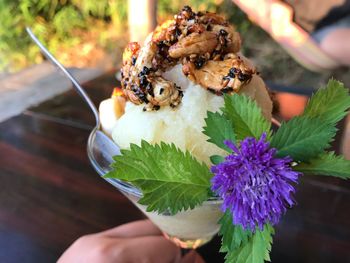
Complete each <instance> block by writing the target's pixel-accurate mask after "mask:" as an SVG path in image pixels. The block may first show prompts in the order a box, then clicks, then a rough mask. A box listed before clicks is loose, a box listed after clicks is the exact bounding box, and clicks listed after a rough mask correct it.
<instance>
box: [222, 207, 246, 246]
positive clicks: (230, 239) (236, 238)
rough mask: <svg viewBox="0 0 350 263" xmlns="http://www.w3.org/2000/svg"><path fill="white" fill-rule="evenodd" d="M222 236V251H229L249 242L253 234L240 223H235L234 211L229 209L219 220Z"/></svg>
mask: <svg viewBox="0 0 350 263" xmlns="http://www.w3.org/2000/svg"><path fill="white" fill-rule="evenodd" d="M219 224H220V231H219V235H221V236H222V238H221V248H220V252H229V251H233V250H235V249H237V248H239V247H240V246H241V245H243V244H245V243H247V242H248V240H249V238H251V236H252V232H251V231H250V230H244V229H243V228H242V226H240V225H233V223H232V213H231V212H230V211H229V210H227V211H226V212H225V214H224V215H223V216H222V217H221V219H220V220H219Z"/></svg>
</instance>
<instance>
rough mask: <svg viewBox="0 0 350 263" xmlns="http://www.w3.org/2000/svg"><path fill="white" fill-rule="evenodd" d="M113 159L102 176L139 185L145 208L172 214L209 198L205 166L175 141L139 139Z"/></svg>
mask: <svg viewBox="0 0 350 263" xmlns="http://www.w3.org/2000/svg"><path fill="white" fill-rule="evenodd" d="M114 160H115V162H114V163H113V164H112V168H113V170H112V171H111V172H110V173H108V174H107V175H106V176H105V177H107V178H117V179H120V180H124V181H128V182H131V183H133V184H134V185H135V186H137V187H139V188H140V189H141V190H142V193H143V197H142V198H141V199H140V200H139V203H140V204H143V205H146V206H147V211H158V212H159V213H162V212H164V211H167V210H169V211H170V212H171V213H172V214H175V213H177V212H179V211H181V210H187V209H189V208H191V209H192V208H194V207H195V206H196V205H199V204H201V203H202V202H203V201H205V200H207V199H208V196H209V191H208V189H210V178H211V177H212V174H211V173H210V171H209V169H208V167H207V166H206V165H205V164H204V163H199V162H198V161H197V160H196V159H195V158H193V157H192V156H191V154H190V153H189V152H186V153H184V152H182V151H180V150H179V149H178V148H176V147H175V145H174V144H171V145H169V144H165V143H161V144H160V145H151V144H149V143H147V142H146V141H142V142H141V147H139V146H137V145H135V144H131V145H130V150H122V155H120V156H115V157H114Z"/></svg>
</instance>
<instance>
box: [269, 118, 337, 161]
mask: <svg viewBox="0 0 350 263" xmlns="http://www.w3.org/2000/svg"><path fill="white" fill-rule="evenodd" d="M335 133H336V128H335V127H333V126H331V125H329V124H327V123H323V122H322V121H321V120H320V119H318V118H309V117H306V116H298V117H295V118H293V119H291V120H290V121H288V122H285V123H282V125H281V127H280V128H279V129H278V130H277V132H276V133H275V134H274V136H273V137H272V139H271V144H270V146H271V147H274V148H277V149H278V152H277V156H278V157H284V156H290V157H292V159H293V160H294V161H304V162H305V161H308V160H310V159H311V158H314V157H317V156H318V155H320V154H321V153H322V152H323V151H324V150H325V149H326V148H328V147H329V146H330V145H329V143H330V142H331V141H332V139H333V137H334V135H335Z"/></svg>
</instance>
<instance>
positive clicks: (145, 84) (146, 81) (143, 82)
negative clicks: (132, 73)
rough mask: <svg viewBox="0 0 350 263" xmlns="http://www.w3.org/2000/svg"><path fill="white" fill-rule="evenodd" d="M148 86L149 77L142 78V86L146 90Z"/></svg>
mask: <svg viewBox="0 0 350 263" xmlns="http://www.w3.org/2000/svg"><path fill="white" fill-rule="evenodd" d="M147 84H148V80H147V77H146V76H144V75H143V76H141V77H140V86H141V87H143V88H145V87H146V86H147Z"/></svg>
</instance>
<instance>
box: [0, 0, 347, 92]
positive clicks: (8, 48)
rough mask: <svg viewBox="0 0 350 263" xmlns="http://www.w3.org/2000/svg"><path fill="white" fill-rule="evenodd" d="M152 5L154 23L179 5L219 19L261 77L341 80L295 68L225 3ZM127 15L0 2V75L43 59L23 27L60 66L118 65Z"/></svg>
mask: <svg viewBox="0 0 350 263" xmlns="http://www.w3.org/2000/svg"><path fill="white" fill-rule="evenodd" d="M157 4H158V14H157V20H158V22H159V23H161V22H163V21H164V20H166V19H168V18H170V17H173V15H174V14H175V13H177V12H178V11H179V10H180V9H181V8H182V7H183V6H184V5H190V6H191V7H192V8H193V9H194V10H195V11H199V10H201V11H205V10H207V11H212V12H217V13H220V14H222V15H224V16H225V17H226V18H227V19H228V20H229V21H230V22H231V23H232V24H234V25H235V26H236V28H237V30H238V32H239V33H240V34H241V36H242V39H243V48H242V52H243V54H245V55H246V56H247V57H249V58H250V59H252V60H253V61H254V62H255V64H256V65H258V69H259V71H260V72H261V74H262V75H263V77H264V78H265V79H268V80H270V81H275V82H278V83H279V84H283V85H291V84H293V85H294V84H297V85H298V86H310V87H317V86H319V85H320V84H323V83H325V82H326V80H327V79H328V78H329V77H331V76H335V77H337V78H338V79H344V78H343V77H342V76H345V75H344V72H340V73H339V71H337V72H324V73H313V72H310V71H307V70H305V69H304V68H302V67H301V66H299V65H298V64H297V63H296V62H295V61H294V60H293V59H292V58H291V57H290V56H289V55H288V54H287V53H286V52H285V51H284V50H283V49H282V48H281V47H280V46H279V45H278V44H277V43H275V42H274V41H273V40H272V39H271V38H270V37H269V36H268V35H267V34H266V33H265V32H264V31H263V30H261V29H260V28H259V27H257V26H255V25H253V24H252V23H251V22H250V21H249V20H248V19H247V17H246V16H245V14H244V13H243V12H242V11H240V10H239V9H238V8H237V7H236V6H235V5H234V4H233V3H232V2H231V1H230V0H188V1H185V0H178V1H171V0H158V1H157ZM127 12H128V10H127V1H125V0H124V1H122V0H0V72H15V71H18V70H20V69H23V68H25V67H27V66H30V65H32V64H37V63H40V62H42V61H43V59H44V58H43V57H42V55H41V54H40V52H39V50H38V48H37V47H36V46H35V45H34V44H33V43H32V42H31V40H30V39H29V37H28V36H27V34H26V32H25V26H26V25H28V26H30V27H31V28H32V30H33V31H34V33H35V34H36V35H37V36H38V37H39V38H40V40H41V41H42V42H44V43H45V45H46V46H47V47H48V48H49V50H50V51H51V52H52V53H53V54H54V55H55V56H56V57H58V58H59V60H60V61H61V62H63V64H65V65H66V66H75V67H90V66H96V63H97V61H100V60H101V59H103V57H106V56H108V57H109V58H113V59H112V60H113V63H114V64H115V66H118V62H120V59H121V54H122V49H123V48H124V47H125V45H126V43H127V41H128V30H127V26H128V24H127V23H128V20H127ZM339 74H340V75H341V76H339ZM347 75H349V74H347ZM349 82H350V81H349Z"/></svg>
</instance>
